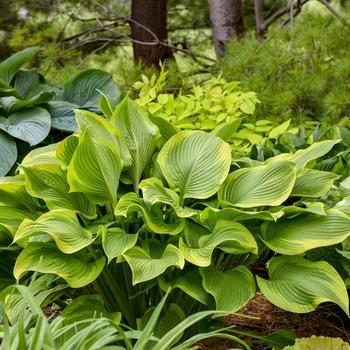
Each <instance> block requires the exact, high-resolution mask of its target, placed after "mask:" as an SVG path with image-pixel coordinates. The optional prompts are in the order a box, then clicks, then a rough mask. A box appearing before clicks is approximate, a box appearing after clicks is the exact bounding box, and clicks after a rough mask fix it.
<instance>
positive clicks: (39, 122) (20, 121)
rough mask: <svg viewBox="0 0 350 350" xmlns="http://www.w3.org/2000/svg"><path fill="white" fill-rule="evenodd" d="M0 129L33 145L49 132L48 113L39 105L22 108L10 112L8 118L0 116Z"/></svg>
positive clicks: (49, 121) (49, 120) (49, 119)
mask: <svg viewBox="0 0 350 350" xmlns="http://www.w3.org/2000/svg"><path fill="white" fill-rule="evenodd" d="M0 129H2V130H4V131H6V132H7V133H8V134H9V135H11V136H13V137H15V138H17V139H20V140H23V141H26V142H28V143H29V144H30V145H31V146H35V145H37V144H38V143H40V142H41V141H43V140H44V139H45V138H46V136H47V135H48V134H49V132H50V129H51V118H50V114H49V113H48V112H47V111H46V110H45V109H43V108H40V107H33V108H28V109H23V110H20V111H18V112H16V113H14V114H11V115H10V116H9V117H8V118H4V117H0Z"/></svg>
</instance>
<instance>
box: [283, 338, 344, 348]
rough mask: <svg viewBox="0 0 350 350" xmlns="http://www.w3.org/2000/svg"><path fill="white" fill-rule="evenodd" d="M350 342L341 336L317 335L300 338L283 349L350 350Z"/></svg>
mask: <svg viewBox="0 0 350 350" xmlns="http://www.w3.org/2000/svg"><path fill="white" fill-rule="evenodd" d="M349 347H350V346H349V343H346V342H345V341H344V340H343V339H341V338H328V337H322V336H321V337H316V336H312V337H310V338H299V339H296V340H295V344H294V345H290V346H286V347H285V348H283V350H316V349H320V350H321V349H322V350H349Z"/></svg>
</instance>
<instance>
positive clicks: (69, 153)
mask: <svg viewBox="0 0 350 350" xmlns="http://www.w3.org/2000/svg"><path fill="white" fill-rule="evenodd" d="M78 145H79V137H78V136H76V135H70V136H68V137H66V138H65V139H64V140H63V141H61V142H59V143H58V145H57V149H56V158H57V159H58V161H60V162H61V164H62V165H63V166H65V167H68V165H69V164H70V162H71V160H72V158H73V154H74V152H75V150H76V148H77V147H78Z"/></svg>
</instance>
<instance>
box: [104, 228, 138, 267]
mask: <svg viewBox="0 0 350 350" xmlns="http://www.w3.org/2000/svg"><path fill="white" fill-rule="evenodd" d="M137 238H138V234H137V233H136V234H128V233H126V232H125V231H124V230H122V229H121V228H118V227H111V228H106V227H105V228H104V229H103V231H102V247H103V250H104V252H105V254H106V255H107V258H108V262H111V260H112V259H114V258H117V257H119V256H120V255H122V254H123V253H125V252H126V251H127V250H129V249H130V248H132V247H133V246H134V245H135V244H136V242H137Z"/></svg>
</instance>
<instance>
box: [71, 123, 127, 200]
mask: <svg viewBox="0 0 350 350" xmlns="http://www.w3.org/2000/svg"><path fill="white" fill-rule="evenodd" d="M91 132H93V131H92V130H91ZM91 132H90V131H89V130H88V129H87V130H85V131H84V132H83V134H82V135H80V137H79V139H80V140H79V145H78V147H77V148H76V150H75V152H74V155H73V157H72V160H71V163H70V164H69V167H68V176H67V180H68V183H69V185H70V191H71V192H82V193H84V194H85V195H87V196H88V197H89V198H90V199H91V201H92V202H94V203H97V204H106V203H109V202H112V203H116V202H117V190H118V186H119V177H120V173H121V170H122V164H121V160H120V154H119V149H118V147H117V145H116V144H113V143H111V142H109V141H107V140H103V139H101V138H95V137H93V136H92V135H91Z"/></svg>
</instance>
